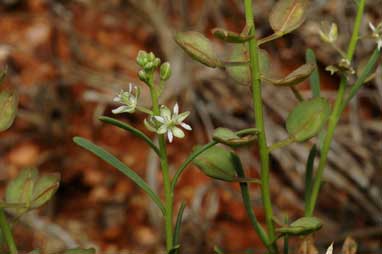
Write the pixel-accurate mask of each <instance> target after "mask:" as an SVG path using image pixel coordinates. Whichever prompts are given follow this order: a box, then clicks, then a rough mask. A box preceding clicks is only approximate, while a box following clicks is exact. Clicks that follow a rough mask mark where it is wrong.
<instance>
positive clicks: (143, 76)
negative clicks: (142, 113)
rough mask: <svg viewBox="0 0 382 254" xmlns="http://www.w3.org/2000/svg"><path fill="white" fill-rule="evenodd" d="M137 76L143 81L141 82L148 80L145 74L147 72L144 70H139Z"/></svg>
mask: <svg viewBox="0 0 382 254" xmlns="http://www.w3.org/2000/svg"><path fill="white" fill-rule="evenodd" d="M138 78H139V79H140V80H141V81H143V82H147V80H148V78H149V77H148V76H147V73H146V72H145V71H144V70H140V71H139V72H138Z"/></svg>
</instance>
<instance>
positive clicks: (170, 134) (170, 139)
mask: <svg viewBox="0 0 382 254" xmlns="http://www.w3.org/2000/svg"><path fill="white" fill-rule="evenodd" d="M167 138H168V141H169V142H170V143H172V140H173V138H174V136H173V135H172V131H171V130H168V132H167Z"/></svg>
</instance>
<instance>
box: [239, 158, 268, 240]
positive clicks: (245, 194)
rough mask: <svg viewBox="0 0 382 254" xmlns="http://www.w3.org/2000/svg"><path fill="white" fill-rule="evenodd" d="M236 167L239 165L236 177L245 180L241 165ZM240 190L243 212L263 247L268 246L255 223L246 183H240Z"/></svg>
mask: <svg viewBox="0 0 382 254" xmlns="http://www.w3.org/2000/svg"><path fill="white" fill-rule="evenodd" d="M237 165H240V166H239V167H238V168H237V169H236V171H237V175H238V176H239V177H240V178H245V173H244V170H243V168H242V167H241V163H237ZM240 189H241V196H242V198H243V203H244V207H245V210H246V211H247V214H248V217H249V220H250V221H251V224H252V226H253V227H254V228H255V231H256V232H257V234H258V235H259V237H260V239H261V241H262V242H263V243H264V245H265V246H270V244H271V243H270V242H271V240H270V239H269V238H268V236H267V233H266V232H265V231H264V229H263V227H262V226H261V224H260V223H259V222H258V221H257V219H256V214H255V213H254V211H253V207H252V200H251V198H250V194H249V185H248V183H246V182H241V183H240Z"/></svg>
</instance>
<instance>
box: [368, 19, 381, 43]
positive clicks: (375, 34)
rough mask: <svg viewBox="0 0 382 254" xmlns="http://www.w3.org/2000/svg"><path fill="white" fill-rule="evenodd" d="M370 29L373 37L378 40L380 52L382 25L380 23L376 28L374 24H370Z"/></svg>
mask: <svg viewBox="0 0 382 254" xmlns="http://www.w3.org/2000/svg"><path fill="white" fill-rule="evenodd" d="M369 27H370V29H371V31H372V32H373V34H372V37H373V38H374V39H376V42H377V45H378V50H381V48H382V23H379V24H378V25H377V26H376V27H375V26H374V25H373V23H371V22H369Z"/></svg>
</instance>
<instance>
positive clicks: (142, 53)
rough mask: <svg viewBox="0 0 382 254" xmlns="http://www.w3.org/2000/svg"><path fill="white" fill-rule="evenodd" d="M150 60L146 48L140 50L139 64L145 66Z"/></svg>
mask: <svg viewBox="0 0 382 254" xmlns="http://www.w3.org/2000/svg"><path fill="white" fill-rule="evenodd" d="M147 60H148V54H147V52H146V51H144V50H139V52H138V55H137V64H138V65H139V66H141V67H143V66H144V65H145V64H146V63H147Z"/></svg>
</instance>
